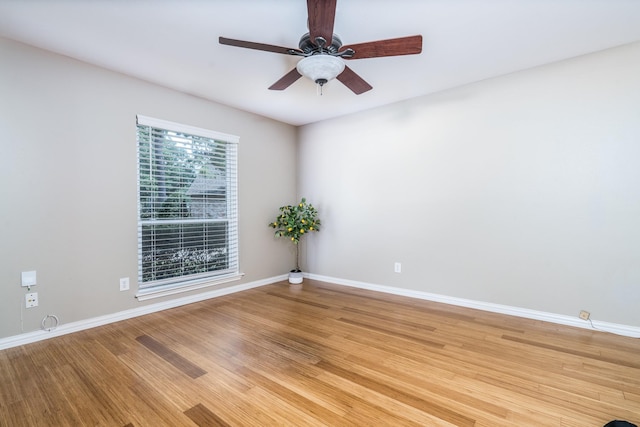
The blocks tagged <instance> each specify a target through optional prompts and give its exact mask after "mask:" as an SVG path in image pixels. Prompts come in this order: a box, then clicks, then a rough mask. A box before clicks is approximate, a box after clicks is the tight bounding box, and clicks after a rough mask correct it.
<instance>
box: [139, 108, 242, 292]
mask: <svg viewBox="0 0 640 427" xmlns="http://www.w3.org/2000/svg"><path fill="white" fill-rule="evenodd" d="M137 122H138V127H137V141H138V284H139V288H140V289H141V290H144V289H149V288H153V289H156V288H160V289H175V288H176V287H179V286H187V287H188V286H193V285H194V284H196V283H201V282H206V281H210V280H212V279H216V278H223V279H224V278H225V277H228V276H233V275H237V274H238V273H239V267H238V207H237V206H238V201H237V143H238V137H236V136H233V135H226V134H223V133H218V132H214V131H210V130H206V129H199V128H195V127H191V126H185V125H182V124H179V123H172V122H167V121H164V120H159V119H153V118H150V117H145V116H138V117H137Z"/></svg>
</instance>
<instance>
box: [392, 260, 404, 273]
mask: <svg viewBox="0 0 640 427" xmlns="http://www.w3.org/2000/svg"><path fill="white" fill-rule="evenodd" d="M393 271H395V272H396V273H402V263H399V262H396V263H395V264H394V265H393Z"/></svg>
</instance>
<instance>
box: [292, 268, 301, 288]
mask: <svg viewBox="0 0 640 427" xmlns="http://www.w3.org/2000/svg"><path fill="white" fill-rule="evenodd" d="M289 283H291V284H292V285H298V284H300V283H302V271H293V270H292V271H290V272H289Z"/></svg>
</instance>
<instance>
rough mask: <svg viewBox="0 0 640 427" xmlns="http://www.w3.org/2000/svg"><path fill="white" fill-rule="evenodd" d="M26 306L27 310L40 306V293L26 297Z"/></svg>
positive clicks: (33, 293)
mask: <svg viewBox="0 0 640 427" xmlns="http://www.w3.org/2000/svg"><path fill="white" fill-rule="evenodd" d="M25 306H26V307H27V308H32V307H37V306H38V293H37V292H32V293H30V294H26V295H25Z"/></svg>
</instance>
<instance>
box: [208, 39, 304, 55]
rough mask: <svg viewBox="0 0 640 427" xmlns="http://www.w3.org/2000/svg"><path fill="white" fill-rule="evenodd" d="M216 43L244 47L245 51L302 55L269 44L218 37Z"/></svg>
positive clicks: (293, 50)
mask: <svg viewBox="0 0 640 427" xmlns="http://www.w3.org/2000/svg"><path fill="white" fill-rule="evenodd" d="M218 42H219V43H220V44H224V45H227V46H235V47H244V48H247V49H255V50H263V51H267V52H275V53H282V54H285V55H295V53H292V52H299V53H302V51H301V50H300V49H291V48H288V47H282V46H274V45H271V44H264V43H254V42H247V41H244V40H235V39H228V38H226V37H220V38H219V39H218Z"/></svg>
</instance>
